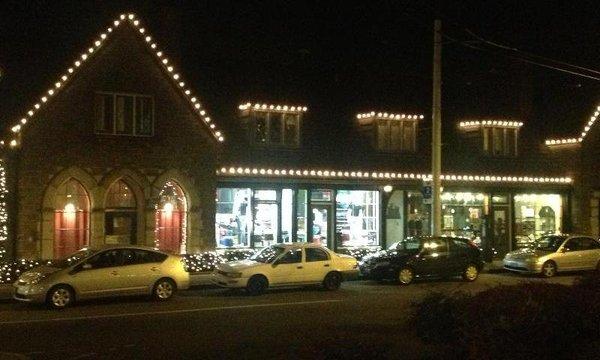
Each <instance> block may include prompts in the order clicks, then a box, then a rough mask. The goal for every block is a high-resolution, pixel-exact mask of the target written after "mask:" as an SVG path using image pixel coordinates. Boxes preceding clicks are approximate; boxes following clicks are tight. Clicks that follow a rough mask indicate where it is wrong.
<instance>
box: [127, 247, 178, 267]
mask: <svg viewBox="0 0 600 360" xmlns="http://www.w3.org/2000/svg"><path fill="white" fill-rule="evenodd" d="M167 256H168V255H166V254H161V253H158V252H154V251H147V250H139V249H125V250H123V259H124V261H123V263H124V265H137V264H148V263H159V262H163V261H164V260H165V259H166V258H167Z"/></svg>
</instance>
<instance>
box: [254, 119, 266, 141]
mask: <svg viewBox="0 0 600 360" xmlns="http://www.w3.org/2000/svg"><path fill="white" fill-rule="evenodd" d="M254 142H255V143H257V144H265V143H266V142H267V115H266V114H265V113H258V114H256V128H255V131H254Z"/></svg>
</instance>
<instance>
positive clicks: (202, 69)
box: [0, 0, 600, 136]
mask: <svg viewBox="0 0 600 360" xmlns="http://www.w3.org/2000/svg"><path fill="white" fill-rule="evenodd" d="M432 3H433V2H428V1H402V0H397V1H381V2H378V1H362V2H359V1H289V2H286V1H276V2H266V1H236V2H233V1H188V2H184V1H173V2H168V1H152V2H132V1H81V2H80V1H26V2H25V1H24V2H23V3H21V1H3V2H1V3H0V4H1V10H0V67H1V68H2V69H3V76H2V78H1V80H0V122H1V125H2V126H6V125H7V124H11V123H13V122H15V120H16V119H18V118H20V115H21V114H23V113H24V109H25V108H26V107H28V106H31V104H32V103H34V100H35V99H36V98H38V97H39V96H40V95H41V93H42V92H43V91H44V90H45V89H47V88H48V87H49V85H50V84H52V83H53V82H54V81H55V79H57V77H58V75H59V74H61V73H62V72H64V70H65V69H66V68H67V67H68V65H69V64H70V63H71V62H72V61H73V60H74V58H75V56H77V55H78V54H80V53H81V51H82V50H83V49H86V48H87V47H89V45H90V44H91V42H92V40H93V39H94V38H95V37H97V35H98V34H99V33H100V31H101V30H102V29H104V28H106V27H107V26H108V24H109V23H110V22H111V21H112V20H113V19H114V18H116V17H117V16H118V15H119V14H120V13H123V12H127V11H133V12H135V13H136V14H138V16H139V17H140V18H141V20H142V21H143V22H144V23H145V24H146V27H147V28H148V29H149V31H150V32H151V34H152V35H153V37H154V38H155V39H156V40H157V42H158V43H159V45H160V46H161V47H162V48H164V49H165V52H166V53H167V54H168V55H169V56H170V57H171V58H173V59H174V60H175V62H176V64H178V67H179V68H181V69H182V75H183V76H184V78H185V79H187V82H188V83H190V84H191V85H192V88H193V89H195V90H196V91H197V93H198V94H199V95H200V96H201V98H202V102H203V103H204V104H206V106H207V108H208V109H209V110H210V112H211V113H213V117H214V118H215V120H216V121H218V122H220V123H222V124H224V126H225V128H227V126H232V124H233V122H232V120H231V119H232V118H233V116H234V114H235V111H236V108H237V105H238V104H240V103H242V102H246V101H260V102H273V103H282V104H303V105H307V106H308V107H309V109H310V121H314V122H315V124H320V125H318V126H323V129H324V130H325V129H326V128H328V127H329V128H332V127H337V126H341V127H343V126H350V125H351V123H352V119H353V115H354V114H356V113H357V112H363V111H370V110H387V111H390V112H399V113H401V112H406V113H415V112H416V113H424V114H426V116H427V117H428V118H429V117H430V113H431V69H432V64H431V57H432V30H431V29H432V27H433V24H432V23H433V19H434V17H433V10H432V8H431V4H432ZM598 13H599V12H598V9H597V2H595V1H576V2H567V1H564V2H563V1H560V2H559V1H553V2H550V1H512V2H503V1H493V2H492V1H448V2H447V3H446V4H443V6H442V18H443V21H444V30H445V34H446V35H447V36H448V38H446V39H445V43H444V50H443V81H444V87H443V105H442V106H443V108H442V113H443V119H444V122H445V123H446V124H455V122H456V121H458V120H460V119H466V118H468V119H474V118H483V117H485V118H512V119H519V120H522V121H524V122H525V127H526V129H530V131H535V132H536V133H538V134H539V133H542V134H544V135H549V134H557V135H564V136H571V135H576V134H577V133H578V132H579V131H580V130H581V127H582V126H583V124H584V121H586V119H587V118H588V117H589V116H590V115H591V113H592V112H593V109H594V108H595V106H596V105H597V103H599V102H600V81H597V80H591V79H585V78H581V77H577V76H573V75H567V74H563V73H560V72H556V71H553V70H549V69H544V68H541V67H538V66H534V65H530V64H526V63H523V62H520V61H517V60H514V59H510V58H508V57H506V56H505V55H506V54H507V52H506V51H499V50H494V51H491V52H490V51H479V50H474V49H471V48H468V47H466V46H464V45H462V42H467V43H468V44H471V45H477V46H480V45H481V44H480V43H473V42H472V41H473V40H475V39H474V38H473V37H472V36H471V35H469V34H468V33H467V31H466V30H465V29H470V30H471V31H472V32H474V33H476V34H477V35H479V36H482V37H484V38H486V39H489V40H491V41H495V42H497V43H501V44H507V45H510V46H512V47H515V48H518V49H520V50H523V51H527V52H531V53H534V54H537V55H541V56H545V57H549V58H554V59H557V60H562V61H566V62H569V63H573V64H576V65H579V66H584V67H589V68H592V69H600V66H599V65H598V58H599V55H598V54H600V21H598V19H599V17H598ZM454 40H457V41H454ZM596 76H599V77H600V75H598V74H596ZM316 126H317V125H316Z"/></svg>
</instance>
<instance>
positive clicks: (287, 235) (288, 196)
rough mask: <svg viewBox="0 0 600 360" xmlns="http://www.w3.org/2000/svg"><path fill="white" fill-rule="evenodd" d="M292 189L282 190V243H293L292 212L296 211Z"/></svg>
mask: <svg viewBox="0 0 600 360" xmlns="http://www.w3.org/2000/svg"><path fill="white" fill-rule="evenodd" d="M293 195H294V192H293V190H292V189H283V190H281V241H282V242H284V243H285V242H292V210H293V209H294V205H293V202H294V196H293Z"/></svg>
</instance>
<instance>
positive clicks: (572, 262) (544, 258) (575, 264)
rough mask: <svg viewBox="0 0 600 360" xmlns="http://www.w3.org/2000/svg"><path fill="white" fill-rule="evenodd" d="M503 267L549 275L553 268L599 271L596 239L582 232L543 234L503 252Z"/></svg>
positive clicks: (598, 244) (552, 272)
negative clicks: (508, 251) (513, 249)
mask: <svg viewBox="0 0 600 360" xmlns="http://www.w3.org/2000/svg"><path fill="white" fill-rule="evenodd" d="M503 263H504V268H505V269H506V270H510V271H514V272H519V273H525V274H541V275H542V276H544V277H551V276H554V275H556V273H557V272H562V271H577V270H597V271H600V242H598V240H597V239H594V238H592V237H590V236H585V235H547V236H543V237H541V238H540V239H539V240H537V241H536V242H535V243H534V245H533V246H532V247H531V248H525V249H519V250H516V251H513V252H510V253H508V254H506V256H505V257H504V260H503Z"/></svg>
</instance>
